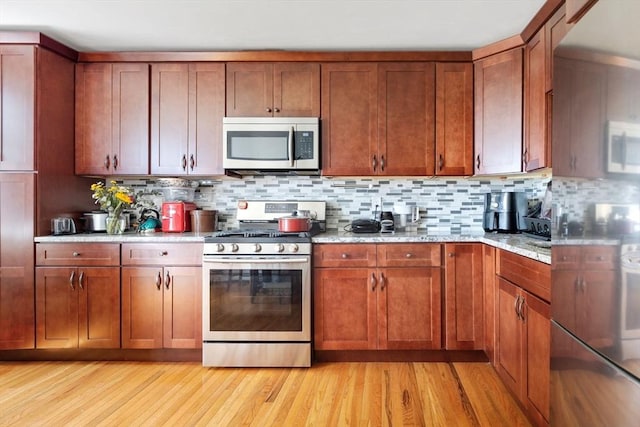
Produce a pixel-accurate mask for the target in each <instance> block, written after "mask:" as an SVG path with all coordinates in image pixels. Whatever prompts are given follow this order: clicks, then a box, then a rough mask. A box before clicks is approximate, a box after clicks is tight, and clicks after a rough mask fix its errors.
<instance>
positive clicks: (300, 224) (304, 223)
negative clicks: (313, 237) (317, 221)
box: [278, 211, 311, 233]
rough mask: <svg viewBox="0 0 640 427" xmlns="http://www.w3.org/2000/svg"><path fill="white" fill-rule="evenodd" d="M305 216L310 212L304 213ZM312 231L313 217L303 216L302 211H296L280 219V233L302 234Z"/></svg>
mask: <svg viewBox="0 0 640 427" xmlns="http://www.w3.org/2000/svg"><path fill="white" fill-rule="evenodd" d="M304 213H305V214H307V213H308V211H306V212H304ZM310 229H311V217H310V216H308V215H305V216H301V215H300V211H296V212H294V213H293V214H291V215H290V216H283V217H280V218H278V231H280V232H282V233H300V232H305V231H309V230H310Z"/></svg>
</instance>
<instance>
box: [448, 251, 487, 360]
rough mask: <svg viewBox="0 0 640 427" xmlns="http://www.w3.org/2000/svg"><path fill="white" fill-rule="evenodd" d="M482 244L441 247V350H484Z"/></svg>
mask: <svg viewBox="0 0 640 427" xmlns="http://www.w3.org/2000/svg"><path fill="white" fill-rule="evenodd" d="M482 272H483V268H482V245H481V244H473V243H471V244H460V243H458V244H446V245H445V297H444V301H445V303H444V304H445V313H446V317H445V348H446V349H447V350H481V349H483V348H484V304H483V300H484V298H483V286H482Z"/></svg>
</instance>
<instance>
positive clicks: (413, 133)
mask: <svg viewBox="0 0 640 427" xmlns="http://www.w3.org/2000/svg"><path fill="white" fill-rule="evenodd" d="M434 104H435V65H434V64H433V63H383V64H379V65H378V132H379V136H378V145H379V148H378V163H379V165H378V168H377V171H376V173H377V174H380V175H392V176H398V175H408V176H424V175H433V173H434V170H433V161H434V151H435V150H434V148H435V143H434V141H435V134H434V132H435V130H434V129H435V124H434V115H435V106H434Z"/></svg>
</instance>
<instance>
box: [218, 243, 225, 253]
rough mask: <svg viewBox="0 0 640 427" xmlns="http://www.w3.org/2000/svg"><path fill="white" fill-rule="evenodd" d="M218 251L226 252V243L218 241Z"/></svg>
mask: <svg viewBox="0 0 640 427" xmlns="http://www.w3.org/2000/svg"><path fill="white" fill-rule="evenodd" d="M216 251H218V252H224V245H223V244H222V243H218V244H217V245H216Z"/></svg>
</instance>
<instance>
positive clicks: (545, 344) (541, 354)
mask: <svg viewBox="0 0 640 427" xmlns="http://www.w3.org/2000/svg"><path fill="white" fill-rule="evenodd" d="M523 296H524V304H523V306H522V314H523V317H524V330H525V332H524V333H525V335H526V340H525V346H524V353H525V366H526V369H525V370H524V372H523V374H525V378H524V380H525V384H524V385H523V397H522V399H523V401H524V402H525V404H526V406H527V409H528V413H529V414H530V416H532V418H533V419H534V420H536V424H537V425H548V423H549V384H550V379H549V372H550V370H551V366H550V364H549V360H550V357H551V321H550V317H551V316H550V307H549V304H548V303H546V302H544V301H542V300H541V299H538V298H536V297H535V296H533V295H531V294H530V293H528V292H526V291H523Z"/></svg>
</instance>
